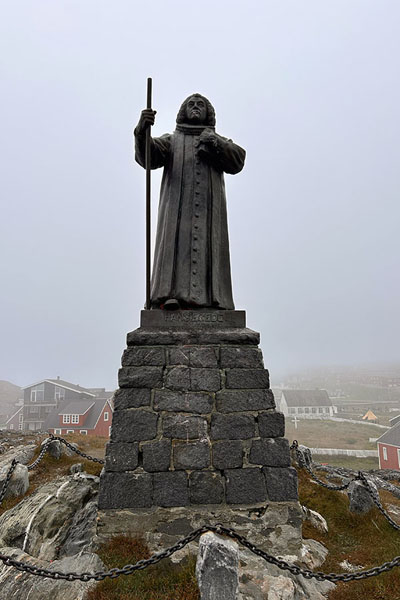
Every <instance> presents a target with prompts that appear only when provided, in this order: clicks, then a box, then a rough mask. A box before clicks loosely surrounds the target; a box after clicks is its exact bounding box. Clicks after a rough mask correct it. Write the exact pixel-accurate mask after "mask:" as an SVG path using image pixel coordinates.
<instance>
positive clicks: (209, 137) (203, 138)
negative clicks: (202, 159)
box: [199, 129, 218, 148]
mask: <svg viewBox="0 0 400 600" xmlns="http://www.w3.org/2000/svg"><path fill="white" fill-rule="evenodd" d="M199 142H200V143H203V144H206V145H207V146H213V147H214V148H217V147H218V137H217V136H216V135H215V133H214V132H213V131H212V130H211V129H205V130H204V131H203V132H202V133H201V134H200V136H199Z"/></svg>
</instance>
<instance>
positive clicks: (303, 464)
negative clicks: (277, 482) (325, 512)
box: [290, 440, 359, 492]
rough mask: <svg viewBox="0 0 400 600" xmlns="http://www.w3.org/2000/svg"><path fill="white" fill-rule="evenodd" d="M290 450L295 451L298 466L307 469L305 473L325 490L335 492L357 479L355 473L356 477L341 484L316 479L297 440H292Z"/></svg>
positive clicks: (344, 488)
mask: <svg viewBox="0 0 400 600" xmlns="http://www.w3.org/2000/svg"><path fill="white" fill-rule="evenodd" d="M290 450H294V451H295V452H296V458H297V462H298V463H299V466H300V467H301V468H302V469H305V470H306V471H307V473H308V474H309V475H310V477H312V478H313V479H314V481H316V482H317V483H318V484H319V485H321V486H322V487H324V488H326V489H327V490H333V491H336V492H340V491H342V490H346V489H347V488H348V487H349V485H350V484H351V482H352V481H355V480H357V479H359V476H358V475H357V477H355V478H354V479H351V480H350V481H348V482H347V483H344V484H343V485H333V484H331V483H325V481H322V480H321V479H318V477H317V476H316V475H315V473H314V472H313V470H312V469H311V468H310V467H309V466H308V465H307V463H306V461H305V460H304V456H303V452H302V451H301V450H300V449H299V443H298V441H297V440H293V444H292V445H291V446H290Z"/></svg>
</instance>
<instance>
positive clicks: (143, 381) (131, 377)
mask: <svg viewBox="0 0 400 600" xmlns="http://www.w3.org/2000/svg"><path fill="white" fill-rule="evenodd" d="M118 383H119V387H121V388H159V387H162V383H163V368H162V367H122V368H121V369H120V370H119V371H118Z"/></svg>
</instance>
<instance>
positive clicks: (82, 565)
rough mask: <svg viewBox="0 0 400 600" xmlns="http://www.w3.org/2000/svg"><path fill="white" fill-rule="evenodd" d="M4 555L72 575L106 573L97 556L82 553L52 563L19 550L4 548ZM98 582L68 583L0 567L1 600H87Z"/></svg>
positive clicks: (2, 549)
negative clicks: (89, 591)
mask: <svg viewBox="0 0 400 600" xmlns="http://www.w3.org/2000/svg"><path fill="white" fill-rule="evenodd" d="M0 552H1V553H3V554H5V555H7V556H11V557H12V558H14V559H16V560H19V561H23V562H28V563H30V564H34V565H36V566H39V567H42V568H46V569H49V570H50V571H61V572H63V573H68V572H70V571H72V572H75V573H85V572H88V573H95V572H96V571H102V570H104V565H103V563H102V562H101V560H100V558H99V557H98V556H97V554H93V553H89V552H81V553H79V554H76V555H75V556H71V557H66V558H63V559H61V560H54V561H53V562H51V564H50V563H49V561H46V560H43V559H38V558H35V559H32V556H30V555H29V554H26V553H25V552H22V551H21V550H19V549H16V548H10V547H3V548H1V549H0ZM96 583H97V582H96V581H89V582H86V583H85V582H82V581H65V580H54V579H49V578H47V577H46V578H45V577H38V576H34V575H28V574H27V573H18V571H16V570H15V569H14V568H12V567H7V566H6V565H1V566H0V600H9V599H10V598H12V599H13V600H27V599H28V598H29V600H43V598H51V599H52V600H84V598H86V594H87V592H88V590H89V589H90V588H91V587H93V586H94V585H96Z"/></svg>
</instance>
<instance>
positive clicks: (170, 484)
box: [153, 471, 189, 507]
mask: <svg viewBox="0 0 400 600" xmlns="http://www.w3.org/2000/svg"><path fill="white" fill-rule="evenodd" d="M153 477H154V504H155V505H156V506H164V507H169V506H187V505H188V504H189V489H188V480H187V475H186V473H184V472H182V471H179V472H178V471H170V472H168V473H154V475H153Z"/></svg>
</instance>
